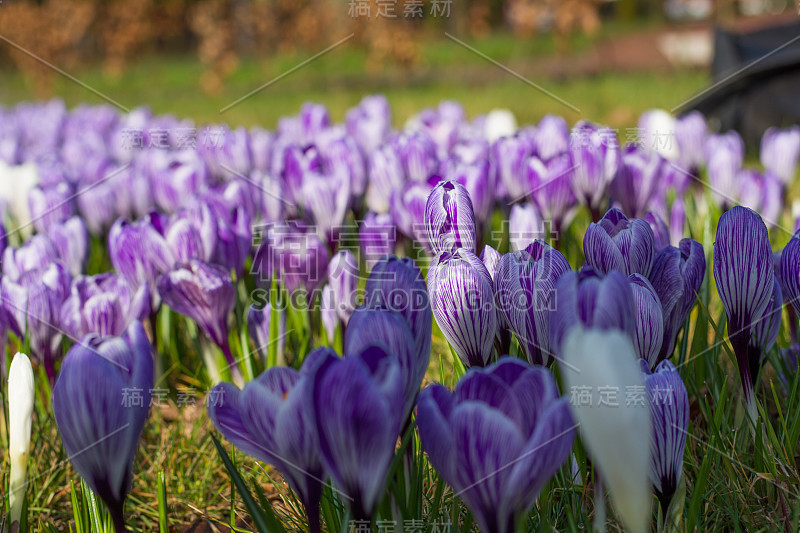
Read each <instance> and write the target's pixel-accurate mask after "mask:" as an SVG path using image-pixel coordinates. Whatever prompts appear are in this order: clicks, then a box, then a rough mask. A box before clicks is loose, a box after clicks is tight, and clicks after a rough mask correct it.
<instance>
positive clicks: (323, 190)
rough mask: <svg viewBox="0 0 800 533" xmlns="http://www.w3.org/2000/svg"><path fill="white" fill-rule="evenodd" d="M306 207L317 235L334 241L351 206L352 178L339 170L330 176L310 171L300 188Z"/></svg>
mask: <svg viewBox="0 0 800 533" xmlns="http://www.w3.org/2000/svg"><path fill="white" fill-rule="evenodd" d="M300 194H301V196H302V198H304V199H305V207H306V209H307V212H308V213H309V214H310V215H311V218H312V220H313V221H314V224H315V225H316V231H317V235H319V237H320V238H321V239H323V240H325V241H332V240H333V239H334V238H335V235H336V232H337V231H338V230H339V228H340V227H341V225H342V223H344V218H345V216H346V215H347V210H348V208H349V207H350V180H349V179H348V176H347V174H345V173H343V172H338V173H335V174H331V175H329V176H325V175H321V174H317V173H313V172H309V173H307V174H306V175H305V176H304V177H303V185H302V187H301V189H300Z"/></svg>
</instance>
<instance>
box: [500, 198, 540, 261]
mask: <svg viewBox="0 0 800 533" xmlns="http://www.w3.org/2000/svg"><path fill="white" fill-rule="evenodd" d="M550 236H551V235H550V234H549V232H548V231H547V223H546V222H545V221H544V220H543V219H542V215H540V214H539V210H538V209H537V208H536V206H535V205H533V204H530V203H523V204H514V205H512V206H511V212H510V213H509V214H508V241H509V244H510V245H511V251H514V252H516V251H517V250H524V249H525V248H527V247H528V246H530V244H531V243H533V242H534V241H537V240H544V241H547V240H549V237H550Z"/></svg>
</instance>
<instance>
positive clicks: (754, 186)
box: [736, 169, 784, 227]
mask: <svg viewBox="0 0 800 533" xmlns="http://www.w3.org/2000/svg"><path fill="white" fill-rule="evenodd" d="M736 179H737V181H738V182H739V194H738V198H739V204H740V205H742V206H744V207H749V208H750V209H752V210H754V211H756V212H758V213H759V214H760V215H761V217H762V218H763V220H764V222H766V223H767V224H768V225H769V226H770V227H774V226H775V225H776V224H777V222H778V219H779V218H780V215H781V211H783V187H784V185H783V183H781V181H780V180H779V179H778V178H777V177H776V176H775V175H774V174H773V173H772V172H769V171H768V172H764V173H761V172H758V171H756V170H749V169H745V170H740V171H739V173H738V174H737V175H736Z"/></svg>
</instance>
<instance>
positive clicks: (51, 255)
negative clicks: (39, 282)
mask: <svg viewBox="0 0 800 533" xmlns="http://www.w3.org/2000/svg"><path fill="white" fill-rule="evenodd" d="M57 259H58V248H56V246H55V244H54V243H53V241H52V240H50V238H49V237H47V235H41V234H38V233H37V234H36V235H33V236H32V237H31V238H30V239H28V240H27V241H25V243H24V244H22V246H20V247H19V248H12V247H9V248H5V250H4V251H3V279H10V280H11V281H16V280H18V279H19V278H20V277H21V276H22V275H23V274H25V273H26V272H29V271H31V270H36V269H39V268H42V267H44V266H47V265H48V264H50V263H52V262H53V261H56V260H57Z"/></svg>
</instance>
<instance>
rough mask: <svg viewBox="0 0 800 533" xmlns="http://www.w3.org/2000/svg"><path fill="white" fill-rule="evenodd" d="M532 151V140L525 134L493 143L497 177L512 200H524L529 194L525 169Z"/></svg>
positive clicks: (533, 144) (519, 133)
mask: <svg viewBox="0 0 800 533" xmlns="http://www.w3.org/2000/svg"><path fill="white" fill-rule="evenodd" d="M534 150H535V143H534V140H533V138H532V137H531V136H530V135H528V134H527V133H525V132H518V133H517V134H516V135H514V136H512V137H503V138H500V139H498V140H497V142H495V143H494V146H493V151H492V153H493V156H494V161H495V164H496V165H497V175H498V177H499V180H500V181H501V182H502V183H503V185H504V187H505V189H506V194H507V195H508V197H509V198H511V199H512V200H516V199H520V198H524V197H525V196H527V195H528V193H529V192H530V186H529V183H528V177H527V175H526V171H525V167H526V164H527V161H528V158H529V157H530V156H532V155H533V153H534Z"/></svg>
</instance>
